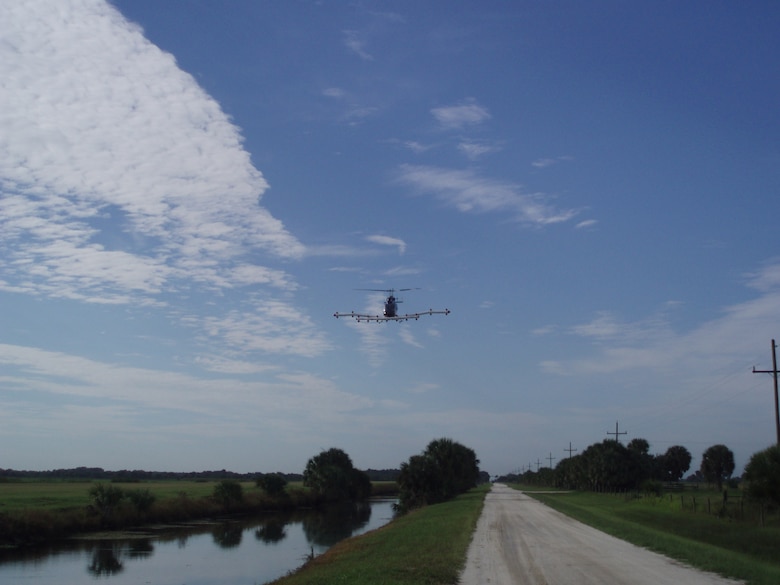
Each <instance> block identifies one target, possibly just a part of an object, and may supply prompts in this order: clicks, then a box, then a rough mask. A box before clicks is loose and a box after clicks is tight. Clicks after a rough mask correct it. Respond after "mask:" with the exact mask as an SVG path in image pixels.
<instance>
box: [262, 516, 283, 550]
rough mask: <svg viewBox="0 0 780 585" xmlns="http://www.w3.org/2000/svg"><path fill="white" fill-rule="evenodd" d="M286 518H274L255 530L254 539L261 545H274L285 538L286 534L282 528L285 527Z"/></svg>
mask: <svg viewBox="0 0 780 585" xmlns="http://www.w3.org/2000/svg"><path fill="white" fill-rule="evenodd" d="M287 522H288V519H287V518H275V519H273V520H269V521H267V522H265V523H263V524H261V525H260V526H258V527H257V528H256V529H255V538H256V539H257V540H259V541H260V542H262V543H263V544H276V543H277V542H281V541H283V540H284V539H285V538H287V532H286V531H285V529H284V527H285V526H286V525H287Z"/></svg>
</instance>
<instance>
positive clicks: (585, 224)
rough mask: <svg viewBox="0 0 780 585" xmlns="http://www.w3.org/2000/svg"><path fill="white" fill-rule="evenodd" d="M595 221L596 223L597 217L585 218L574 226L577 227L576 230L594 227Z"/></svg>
mask: <svg viewBox="0 0 780 585" xmlns="http://www.w3.org/2000/svg"><path fill="white" fill-rule="evenodd" d="M597 223H598V220H597V219H586V220H584V221H581V222H579V223H578V224H577V225H575V226H574V227H575V228H577V229H578V230H582V229H588V228H592V227H596V224H597Z"/></svg>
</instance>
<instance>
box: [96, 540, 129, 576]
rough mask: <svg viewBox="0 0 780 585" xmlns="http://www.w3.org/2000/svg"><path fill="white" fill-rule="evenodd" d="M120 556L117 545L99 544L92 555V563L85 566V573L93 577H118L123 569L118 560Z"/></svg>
mask: <svg viewBox="0 0 780 585" xmlns="http://www.w3.org/2000/svg"><path fill="white" fill-rule="evenodd" d="M120 555H121V548H120V546H119V545H117V544H111V545H105V544H103V543H101V544H100V545H99V546H98V547H97V548H96V549H95V550H94V552H93V553H92V562H91V563H90V564H89V565H88V566H87V571H89V573H91V574H92V575H94V576H95V577H110V576H111V575H118V574H119V573H121V572H122V571H123V570H124V568H125V567H124V565H123V564H122V561H120V560H119V557H120Z"/></svg>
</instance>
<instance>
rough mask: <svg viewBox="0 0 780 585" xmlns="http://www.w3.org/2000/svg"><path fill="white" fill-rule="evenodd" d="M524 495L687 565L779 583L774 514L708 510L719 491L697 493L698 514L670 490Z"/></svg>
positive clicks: (759, 583)
mask: <svg viewBox="0 0 780 585" xmlns="http://www.w3.org/2000/svg"><path fill="white" fill-rule="evenodd" d="M526 493H528V495H530V496H532V497H534V498H536V499H538V500H540V501H542V502H544V503H545V504H547V505H548V506H550V507H552V508H555V509H556V510H558V511H560V512H563V513H564V514H566V515H567V516H571V517H573V518H576V519H577V520H580V521H581V522H584V523H586V524H589V525H591V526H593V527H595V528H598V529H599V530H603V531H604V532H607V533H609V534H612V535H614V536H617V537H618V538H621V539H623V540H627V541H629V542H632V543H634V544H637V545H639V546H642V547H645V548H648V549H651V550H654V551H657V552H660V553H662V554H665V555H667V556H669V557H672V558H674V559H677V560H680V561H683V562H685V563H687V564H689V565H693V566H695V567H698V568H701V569H704V570H707V571H712V572H716V573H720V574H722V575H727V576H730V577H733V578H737V579H742V580H745V581H747V582H748V583H750V584H751V585H777V584H778V583H780V521H779V520H778V518H777V516H776V515H775V516H771V517H769V518H768V521H767V522H766V525H765V526H761V525H760V524H759V523H758V521H757V519H755V518H751V519H749V520H738V519H735V518H733V517H730V516H726V517H718V516H717V515H716V514H713V513H706V512H705V511H704V506H705V504H704V502H706V501H707V498H708V497H709V498H710V501H712V500H713V499H714V500H715V501H716V502H718V503H719V502H721V495H720V494H719V493H717V492H712V493H711V494H708V493H706V492H705V493H699V494H697V497H698V499H699V502H700V507H699V510H700V511H699V512H698V513H694V512H693V510H692V509H690V508H687V507H686V508H682V507H681V501H680V500H681V498H680V496H679V495H677V496H675V495H674V494H673V495H671V496H669V495H666V496H661V497H644V498H627V497H625V496H622V495H621V496H614V495H605V494H595V493H592V492H571V493H564V492H561V493H538V492H537V493H535V492H534V491H533V490H528V491H527V492H526ZM731 505H734V502H733V501H732V504H731ZM710 510H712V508H710Z"/></svg>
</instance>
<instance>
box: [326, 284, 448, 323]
mask: <svg viewBox="0 0 780 585" xmlns="http://www.w3.org/2000/svg"><path fill="white" fill-rule="evenodd" d="M356 290H366V291H373V292H383V293H386V294H387V298H386V299H385V309H384V311H383V312H382V314H381V315H369V314H366V313H355V312H354V311H352V312H350V313H333V316H334V317H336V319H338V318H339V317H351V318H353V319H355V320H356V321H357V322H358V323H360V322H361V321H376V322H380V321H382V322H385V321H408V320H409V319H414V320H415V321H416V320H417V319H419V318H420V317H422V316H423V315H449V314H450V310H449V309H444V310H441V311H434V310H433V309H428V310H427V311H422V312H420V313H405V314H403V315H399V314H398V304H399V303H402V302H403V301H402V300H400V299H399V298H397V297H396V296H395V292H396V289H393V288H390V289H386V288H359V289H356ZM408 290H420V289H417V288H400V289H398V292H404V291H408Z"/></svg>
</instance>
